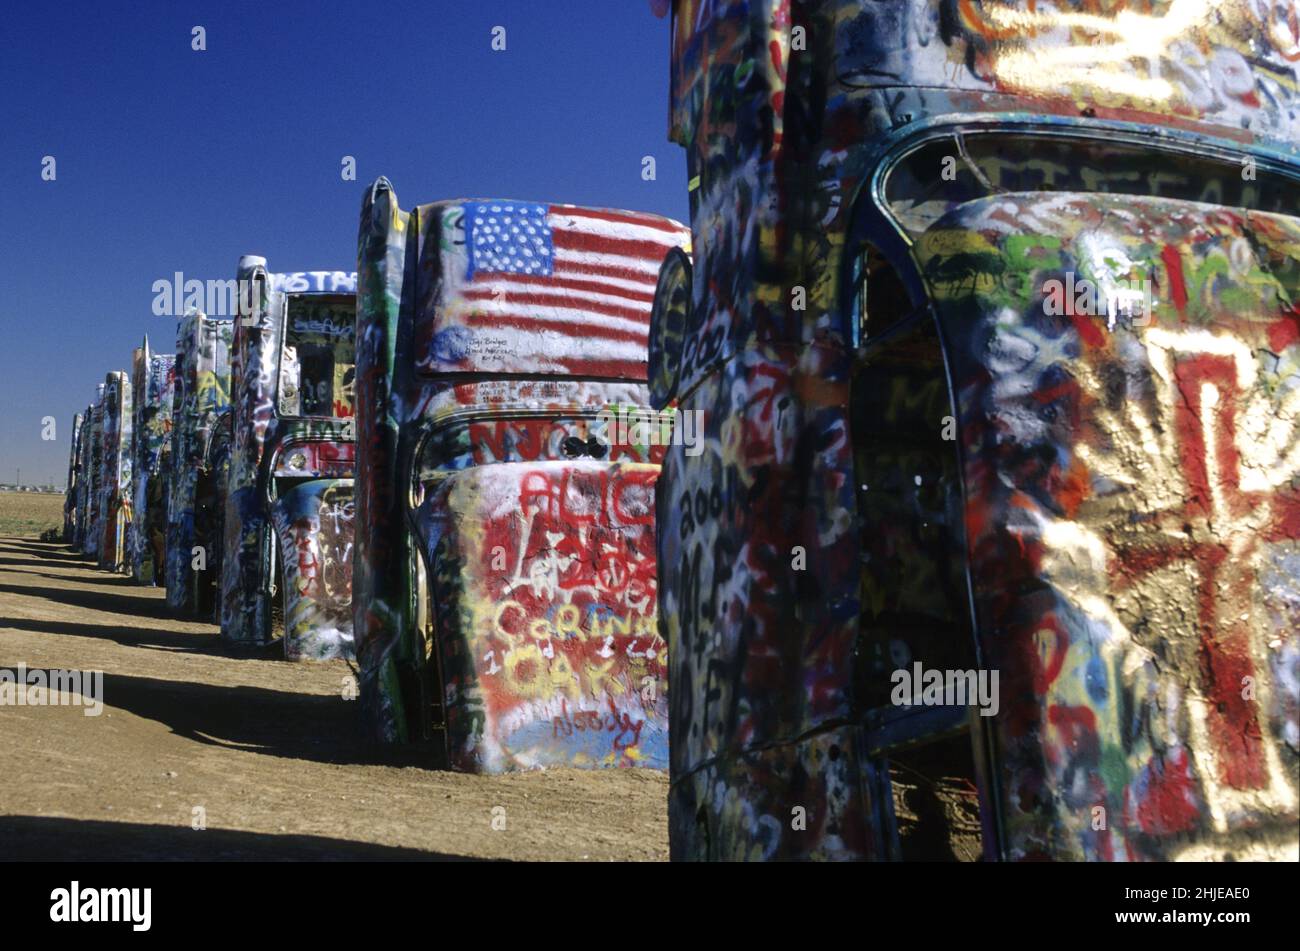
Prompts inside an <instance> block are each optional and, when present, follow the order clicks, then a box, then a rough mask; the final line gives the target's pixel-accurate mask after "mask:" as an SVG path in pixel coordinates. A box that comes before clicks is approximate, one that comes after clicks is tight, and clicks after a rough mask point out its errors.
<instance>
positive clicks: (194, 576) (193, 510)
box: [165, 312, 234, 617]
mask: <svg viewBox="0 0 1300 951" xmlns="http://www.w3.org/2000/svg"><path fill="white" fill-rule="evenodd" d="M233 331H234V327H233V322H232V321H230V320H214V319H210V318H208V317H206V316H205V315H203V314H202V313H198V312H193V313H189V314H186V315H185V317H184V318H182V320H181V322H180V324H179V326H178V328H177V332H176V362H175V375H176V383H175V393H174V397H173V404H172V407H173V408H172V438H171V462H170V469H169V471H168V473H167V488H168V500H167V553H166V575H165V577H166V583H167V605H168V607H170V608H171V609H172V610H174V611H178V612H182V613H185V614H189V615H193V616H200V617H206V616H210V615H211V614H212V613H213V611H214V610H215V597H214V593H213V591H212V588H213V586H214V585H215V582H216V579H217V578H218V577H220V575H219V574H217V570H218V568H219V565H220V560H221V553H220V547H219V543H220V538H221V535H220V511H221V510H220V509H219V508H218V507H217V506H218V504H219V502H220V500H221V497H222V493H223V491H224V489H223V486H224V483H225V479H226V469H227V467H228V459H229V457H228V455H225V454H224V453H222V452H220V451H219V450H220V448H221V444H222V440H220V438H219V436H218V430H219V426H218V419H219V417H220V416H221V414H222V413H225V412H226V411H227V410H228V409H229V406H230V357H229V353H230V344H231V338H232V335H233ZM227 432H228V429H227ZM214 443H215V445H214ZM225 444H226V445H227V446H228V444H229V443H228V440H226V441H225Z"/></svg>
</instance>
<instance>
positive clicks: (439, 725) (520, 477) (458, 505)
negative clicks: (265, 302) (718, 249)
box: [353, 179, 686, 772]
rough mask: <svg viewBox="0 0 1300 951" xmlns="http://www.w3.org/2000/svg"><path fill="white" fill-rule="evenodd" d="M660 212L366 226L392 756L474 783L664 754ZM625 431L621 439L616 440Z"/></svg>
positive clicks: (381, 654) (363, 432)
mask: <svg viewBox="0 0 1300 951" xmlns="http://www.w3.org/2000/svg"><path fill="white" fill-rule="evenodd" d="M685 240H686V235H685V229H684V228H682V227H681V226H680V225H678V224H677V223H676V222H672V221H669V220H667V219H664V218H660V217H657V216H655V215H643V214H638V213H634V212H625V211H611V210H603V209H593V208H579V207H575V206H571V205H545V204H536V203H532V202H514V201H443V202H435V203H432V204H427V205H421V206H419V207H417V208H415V209H413V210H412V211H410V212H404V211H402V210H401V209H400V208H399V207H398V205H397V199H396V196H395V195H394V193H393V191H392V189H391V187H390V186H389V184H388V182H387V181H386V180H384V179H380V180H379V181H378V182H377V183H376V184H375V185H374V186H372V188H371V189H370V191H369V193H368V195H367V198H366V200H365V204H364V206H363V208H362V214H361V229H360V237H359V250H358V279H359V285H358V304H357V432H358V447H359V452H358V456H359V458H358V472H357V525H358V530H357V547H356V556H355V565H354V590H355V596H354V600H353V603H354V606H355V624H354V626H355V630H356V636H357V657H358V665H359V667H360V691H361V701H362V706H363V711H364V714H365V716H366V718H367V723H368V724H369V727H370V729H371V731H372V732H373V733H374V734H375V735H376V736H377V737H378V738H379V739H381V740H385V741H394V740H423V739H433V740H434V741H435V743H436V744H438V745H441V746H442V747H443V749H444V751H445V753H446V756H447V761H448V762H449V764H450V765H451V766H452V768H454V769H458V770H463V771H468V772H500V771H505V770H513V769H521V768H531V767H540V766H549V765H570V766H580V767H601V766H651V767H659V768H662V767H663V766H664V765H665V763H666V761H667V735H666V732H665V714H666V699H665V687H666V685H665V679H664V673H665V666H664V665H665V656H664V645H663V642H662V640H661V639H660V637H659V633H658V630H657V626H656V621H655V613H656V605H657V593H656V581H655V561H654V553H653V549H654V506H653V498H654V484H655V480H656V478H657V476H658V470H659V466H658V460H659V458H660V457H661V456H662V446H656V445H650V444H649V440H647V443H646V444H632V443H630V442H628V441H627V440H625V439H621V438H620V433H619V432H617V431H611V426H610V423H611V421H612V420H615V419H618V418H621V414H623V413H624V411H626V410H629V409H630V410H633V411H635V410H639V409H646V408H647V394H646V387H645V379H646V372H647V371H646V349H645V347H646V332H647V328H648V321H649V314H650V305H651V303H652V299H653V289H654V282H655V277H656V273H657V269H658V266H659V262H660V261H661V260H662V259H663V257H664V255H665V254H666V253H667V252H668V251H669V250H670V249H672V248H675V247H677V246H679V245H681V244H684V243H685ZM619 428H620V427H614V429H616V430H617V429H619Z"/></svg>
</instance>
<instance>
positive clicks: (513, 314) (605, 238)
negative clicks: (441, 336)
mask: <svg viewBox="0 0 1300 951" xmlns="http://www.w3.org/2000/svg"><path fill="white" fill-rule="evenodd" d="M463 213H464V218H463V221H464V240H465V255H466V258H467V266H466V268H465V275H466V277H465V284H464V285H463V286H462V287H461V288H460V289H459V290H460V293H459V295H458V296H459V297H460V299H461V301H462V302H464V304H465V306H464V307H463V308H457V310H459V311H460V312H459V314H458V315H457V318H458V319H457V323H459V324H460V325H461V327H462V328H463V331H464V333H463V334H462V338H461V339H462V340H463V341H464V342H465V345H466V350H467V351H474V355H475V357H477V358H478V359H472V362H474V363H476V364H483V363H484V362H485V361H484V359H483V357H484V355H485V354H486V356H487V357H488V360H487V362H488V363H489V364H490V363H492V362H495V364H496V365H495V366H492V367H491V368H492V369H498V370H502V371H508V370H512V369H519V370H521V371H525V372H527V371H529V370H531V371H532V372H537V371H543V372H558V373H566V374H575V375H582V376H604V377H616V378H620V379H638V380H644V379H645V378H646V366H647V339H648V335H649V326H650V311H651V305H652V304H653V302H654V290H655V283H656V281H657V280H658V276H659V265H660V264H661V263H662V262H663V259H664V256H665V255H666V254H667V253H668V251H669V249H671V248H673V247H678V246H687V245H689V240H690V231H689V229H687V228H685V227H684V226H682V225H680V224H678V223H677V222H674V221H671V220H669V219H667V218H661V217H659V216H657V215H648V214H639V213H637V212H630V211H615V210H608V209H598V208H581V207H577V206H574V205H545V204H538V203H534V202H517V201H474V202H467V203H465V204H464V205H463ZM475 338H479V339H480V340H481V341H487V340H492V341H495V348H496V359H495V361H492V359H491V358H492V349H491V347H490V346H488V345H487V344H486V342H485V343H484V344H483V345H482V346H479V347H478V348H477V350H476V349H475V344H474V340H475ZM502 340H504V341H507V342H506V343H505V344H504V345H503V344H502V343H501V341H502ZM515 363H518V364H519V366H518V367H517V368H516V367H515V366H513V364H515ZM483 368H485V369H486V368H488V367H487V366H484V367H483Z"/></svg>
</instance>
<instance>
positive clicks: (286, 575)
mask: <svg viewBox="0 0 1300 951" xmlns="http://www.w3.org/2000/svg"><path fill="white" fill-rule="evenodd" d="M271 516H272V521H273V523H274V526H275V532H276V537H277V538H278V539H279V542H280V563H281V564H282V565H283V566H284V571H283V584H284V586H285V596H284V603H285V618H284V639H285V656H286V657H289V658H290V659H299V658H302V659H308V660H326V659H329V658H333V657H352V656H353V645H352V543H353V534H354V531H355V528H354V524H353V522H354V519H353V504H352V480H350V479H311V480H308V481H304V482H295V483H293V485H292V488H289V489H288V490H287V491H286V492H285V493H284V494H283V495H281V496H280V497H279V498H278V499H276V501H275V504H274V505H273V506H272V507H271Z"/></svg>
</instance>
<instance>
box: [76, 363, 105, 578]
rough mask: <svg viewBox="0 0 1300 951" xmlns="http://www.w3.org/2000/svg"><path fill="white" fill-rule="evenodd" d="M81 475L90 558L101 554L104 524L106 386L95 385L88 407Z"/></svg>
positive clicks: (83, 533)
mask: <svg viewBox="0 0 1300 951" xmlns="http://www.w3.org/2000/svg"><path fill="white" fill-rule="evenodd" d="M81 425H82V427H83V430H84V435H83V437H82V440H81V443H82V451H81V471H82V473H83V475H84V478H83V479H82V480H81V485H82V492H81V496H82V498H81V503H82V504H81V552H82V554H84V555H87V556H97V555H98V554H99V543H100V538H101V536H102V534H103V522H102V519H101V518H100V497H99V487H100V484H101V481H102V479H103V473H102V472H101V471H100V460H101V459H102V458H103V457H104V445H103V429H104V384H103V383H96V384H95V399H94V400H93V401H92V402H91V404H90V405H89V406H88V407H86V416H85V419H84V420H83V422H82V424H81Z"/></svg>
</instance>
